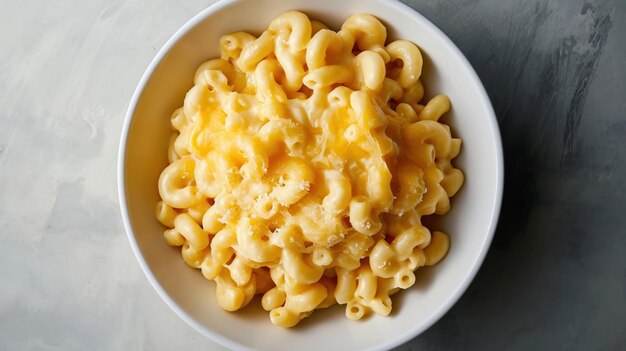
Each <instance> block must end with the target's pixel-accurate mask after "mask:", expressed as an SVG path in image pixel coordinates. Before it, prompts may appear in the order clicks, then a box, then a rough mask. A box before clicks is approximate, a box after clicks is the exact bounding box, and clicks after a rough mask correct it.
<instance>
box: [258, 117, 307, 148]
mask: <svg viewBox="0 0 626 351" xmlns="http://www.w3.org/2000/svg"><path fill="white" fill-rule="evenodd" d="M258 137H259V139H261V142H262V143H263V144H264V146H265V150H266V152H267V154H268V155H273V154H274V153H276V152H277V151H278V149H279V147H280V145H285V146H286V148H287V151H288V153H289V154H291V155H295V154H298V153H301V148H302V147H303V146H304V142H305V140H306V134H305V133H304V129H303V128H302V127H301V126H300V125H298V124H297V123H294V122H293V121H291V120H288V119H282V118H277V119H273V120H270V121H268V122H267V123H265V124H264V125H263V127H261V129H259V132H258Z"/></svg>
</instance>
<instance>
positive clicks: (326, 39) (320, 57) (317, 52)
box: [306, 29, 342, 70]
mask: <svg viewBox="0 0 626 351" xmlns="http://www.w3.org/2000/svg"><path fill="white" fill-rule="evenodd" d="M341 50H342V41H341V37H339V35H338V34H337V33H335V32H333V31H332V30H328V29H322V30H320V31H319V32H317V33H316V34H315V35H314V36H313V38H311V41H310V42H309V45H308V47H307V49H306V64H307V67H308V68H309V69H310V70H314V69H317V68H321V67H325V66H326V65H328V64H330V62H333V60H332V59H333V58H337V57H338V56H339V55H340V54H341Z"/></svg>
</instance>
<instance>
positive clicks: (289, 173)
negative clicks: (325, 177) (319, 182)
mask: <svg viewBox="0 0 626 351" xmlns="http://www.w3.org/2000/svg"><path fill="white" fill-rule="evenodd" d="M268 173H269V174H268V175H269V177H270V178H271V179H274V180H275V181H276V182H277V185H276V186H274V189H273V190H272V192H271V194H270V197H271V198H274V199H276V200H278V202H279V203H280V204H281V205H283V206H289V205H293V204H294V203H296V202H298V201H299V200H300V199H302V198H303V197H304V196H305V195H306V194H307V193H308V192H309V189H310V185H311V183H312V182H313V179H314V174H313V171H312V170H311V167H309V165H308V164H307V162H306V161H304V160H303V159H301V158H296V157H287V158H284V159H281V160H279V161H278V162H277V164H276V165H274V166H273V167H272V169H270V171H269V172H268Z"/></svg>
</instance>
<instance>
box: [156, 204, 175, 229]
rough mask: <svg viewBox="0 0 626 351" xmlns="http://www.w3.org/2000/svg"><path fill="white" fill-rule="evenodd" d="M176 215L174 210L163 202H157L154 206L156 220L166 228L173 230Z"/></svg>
mask: <svg viewBox="0 0 626 351" xmlns="http://www.w3.org/2000/svg"><path fill="white" fill-rule="evenodd" d="M177 215H178V213H177V212H176V211H174V209H173V208H172V207H171V206H169V205H168V204H166V203H164V202H163V201H159V202H157V205H156V218H157V219H158V220H159V222H161V224H163V225H164V226H166V227H168V228H174V219H175V218H176V216H177Z"/></svg>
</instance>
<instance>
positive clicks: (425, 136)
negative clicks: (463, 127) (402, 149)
mask: <svg viewBox="0 0 626 351" xmlns="http://www.w3.org/2000/svg"><path fill="white" fill-rule="evenodd" d="M404 138H405V140H406V141H407V142H408V143H409V144H412V145H420V144H423V143H427V144H431V145H433V146H434V147H435V152H436V157H437V158H447V157H448V154H449V153H450V144H451V139H452V137H451V136H450V131H449V130H448V129H446V128H445V127H444V126H443V125H442V124H441V123H438V122H435V121H431V120H423V121H418V122H415V123H413V124H411V125H409V126H408V127H406V129H405V131H404Z"/></svg>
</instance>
